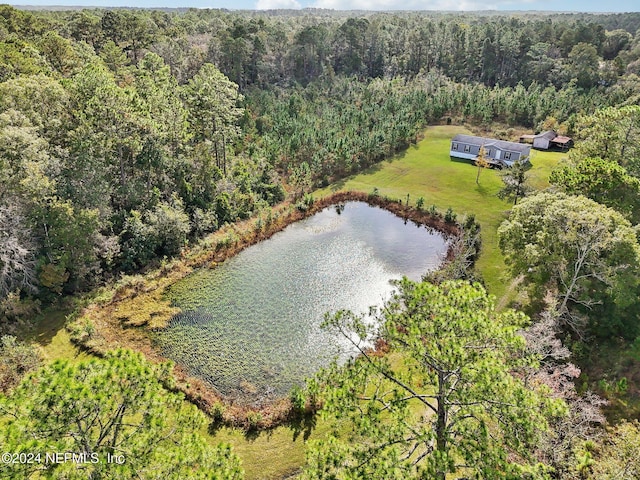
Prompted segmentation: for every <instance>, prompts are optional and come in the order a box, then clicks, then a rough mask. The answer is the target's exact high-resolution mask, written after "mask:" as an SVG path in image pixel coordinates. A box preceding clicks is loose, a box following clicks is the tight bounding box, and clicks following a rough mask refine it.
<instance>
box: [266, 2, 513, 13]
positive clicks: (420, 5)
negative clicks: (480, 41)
mask: <svg viewBox="0 0 640 480" xmlns="http://www.w3.org/2000/svg"><path fill="white" fill-rule="evenodd" d="M260 1H263V0H260ZM508 3H513V2H509V1H508V0H507V1H504V0H498V1H497V2H496V1H494V2H491V3H487V2H483V1H481V0H316V1H315V3H314V5H313V6H314V7H317V8H330V9H334V10H440V11H474V10H496V9H497V8H498V5H499V4H508Z"/></svg>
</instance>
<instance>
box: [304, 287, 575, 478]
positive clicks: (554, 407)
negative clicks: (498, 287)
mask: <svg viewBox="0 0 640 480" xmlns="http://www.w3.org/2000/svg"><path fill="white" fill-rule="evenodd" d="M398 286H399V292H398V293H397V294H396V295H395V296H394V298H393V300H392V301H390V302H389V303H388V304H387V305H386V306H385V308H384V309H383V311H382V315H381V316H380V317H379V318H378V319H377V320H379V321H380V322H382V325H381V328H382V331H381V333H380V335H381V338H382V339H383V340H384V342H383V344H385V345H386V346H387V348H389V349H390V350H391V352H392V353H390V354H387V355H380V354H377V353H375V352H373V351H372V350H371V348H370V346H371V342H372V341H374V339H375V336H376V334H375V333H374V329H373V328H372V327H373V324H372V319H371V318H365V317H362V316H358V315H355V314H353V313H351V312H347V311H341V312H338V313H336V314H335V315H332V316H328V317H327V319H326V321H325V324H326V326H327V327H328V328H330V329H332V330H334V331H335V332H337V333H339V334H341V335H344V336H345V337H346V338H348V339H349V340H350V341H351V342H352V343H353V345H354V346H355V348H356V349H357V351H358V353H359V354H360V356H359V357H358V358H356V359H355V360H352V361H349V362H348V363H347V364H346V365H345V366H343V367H338V366H336V365H334V366H333V368H331V369H330V370H328V371H327V372H325V373H324V375H322V376H321V377H320V385H322V386H323V389H321V391H322V392H323V396H322V398H323V401H324V406H323V412H324V414H325V415H333V416H335V417H337V418H340V419H344V418H348V419H349V421H351V422H353V431H350V432H344V433H342V434H340V433H333V434H331V435H329V436H328V438H326V439H323V440H319V441H316V442H315V443H314V445H313V446H312V448H311V451H310V453H309V455H308V467H307V470H306V472H305V478H439V479H444V478H457V477H458V476H460V475H462V476H469V477H476V476H477V477H479V478H496V479H497V478H521V477H522V475H525V474H529V475H531V476H532V477H533V478H536V477H537V475H538V474H541V473H542V472H541V471H539V470H538V467H537V466H536V461H535V459H534V458H533V457H532V455H531V453H532V451H533V446H534V445H535V444H536V441H537V439H538V435H540V434H541V433H542V432H544V431H545V428H546V425H547V419H548V418H550V417H551V416H553V415H562V414H563V411H564V407H563V404H562V402H561V401H554V400H550V399H549V398H547V394H548V392H545V389H544V388H541V389H539V390H536V389H535V388H533V387H530V386H527V385H525V383H524V382H523V381H522V379H521V378H519V377H518V371H522V369H523V368H526V367H528V366H534V365H535V364H536V359H535V358H534V357H529V356H528V355H527V354H526V353H525V350H524V348H525V341H524V338H523V337H521V336H520V335H519V334H518V331H519V329H520V328H522V327H523V326H524V325H525V324H526V322H527V319H526V317H525V316H524V315H523V314H522V313H518V312H515V311H513V310H505V311H502V312H497V311H496V309H495V304H494V300H493V298H492V297H490V296H489V295H488V294H487V293H486V292H485V290H484V289H483V288H482V287H481V286H479V285H477V284H476V285H470V284H469V283H467V282H463V281H446V282H443V283H441V284H440V285H433V284H430V283H428V282H423V283H415V282H411V281H409V280H407V279H404V280H402V281H401V282H400V284H399V285H398ZM374 323H375V321H374Z"/></svg>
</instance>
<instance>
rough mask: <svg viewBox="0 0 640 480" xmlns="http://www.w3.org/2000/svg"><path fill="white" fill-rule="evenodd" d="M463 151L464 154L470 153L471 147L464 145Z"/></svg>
mask: <svg viewBox="0 0 640 480" xmlns="http://www.w3.org/2000/svg"><path fill="white" fill-rule="evenodd" d="M464 151H465V153H467V152H470V151H471V146H469V145H465V146H464Z"/></svg>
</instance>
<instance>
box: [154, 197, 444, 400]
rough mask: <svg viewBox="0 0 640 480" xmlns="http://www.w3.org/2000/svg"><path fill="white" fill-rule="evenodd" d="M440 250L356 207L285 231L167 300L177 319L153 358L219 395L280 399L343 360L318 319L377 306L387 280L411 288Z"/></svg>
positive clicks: (436, 238)
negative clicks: (183, 370)
mask: <svg viewBox="0 0 640 480" xmlns="http://www.w3.org/2000/svg"><path fill="white" fill-rule="evenodd" d="M446 250H447V243H446V240H445V238H444V237H443V236H442V235H441V234H439V233H438V232H433V231H432V230H430V229H427V228H426V227H424V226H417V225H415V224H414V223H412V222H405V220H403V219H401V218H399V217H397V216H395V215H394V214H392V213H390V212H388V211H386V210H383V209H381V208H378V207H372V206H369V205H368V204H366V203H363V202H348V203H346V204H345V205H343V206H340V207H330V208H326V209H324V210H323V211H321V212H319V213H317V214H315V215H314V216H312V217H309V218H307V219H305V220H302V221H300V222H297V223H294V224H292V225H289V226H288V227H287V228H285V229H284V230H283V231H281V232H279V233H277V234H275V235H274V236H273V237H271V238H270V239H268V240H265V241H263V242H261V243H258V244H256V245H253V246H251V247H249V248H247V249H246V250H244V251H242V252H241V253H239V254H238V255H236V256H235V257H233V258H231V259H229V260H227V261H226V262H224V263H223V264H221V265H219V266H217V267H216V268H213V269H201V270H198V271H196V272H194V273H192V274H191V275H189V276H188V277H186V278H185V279H183V280H181V281H179V282H177V283H176V284H174V285H173V286H172V287H171V288H170V289H169V291H168V293H167V294H168V296H169V298H170V299H171V301H172V303H173V304H174V305H176V306H178V307H180V309H181V310H182V312H181V313H180V314H178V315H176V316H175V317H174V318H173V319H172V320H171V321H170V323H169V325H168V327H167V328H166V329H165V330H162V331H161V332H159V333H158V334H157V336H156V338H155V340H156V342H157V344H158V346H159V348H160V349H161V351H162V352H163V354H164V355H165V356H166V357H167V358H170V359H172V360H174V361H176V362H177V363H179V364H181V365H183V366H184V367H186V368H187V370H188V371H189V373H190V374H191V375H193V376H195V377H199V378H202V379H203V380H205V381H206V382H208V383H209V384H211V385H212V386H213V387H214V388H215V389H216V390H218V391H219V392H220V393H222V394H223V395H225V396H228V397H231V398H236V399H243V398H244V399H247V398H251V399H252V400H253V401H256V400H258V399H262V400H264V399H268V398H273V397H275V396H281V395H287V394H288V392H289V391H290V389H291V387H292V386H293V385H296V384H302V383H303V380H304V379H305V378H306V377H308V376H311V375H313V374H314V372H316V371H317V370H318V368H320V367H322V366H324V365H327V364H328V363H329V362H330V360H331V359H332V358H334V357H336V356H344V355H346V354H347V353H346V352H347V346H346V345H345V343H346V342H344V341H341V340H340V339H337V338H336V337H335V336H332V335H330V334H328V333H327V332H325V331H323V330H322V329H321V328H320V324H321V322H322V320H323V318H324V314H325V312H335V311H337V310H340V309H350V310H352V311H354V312H360V313H364V312H367V311H368V310H369V306H371V305H381V304H382V303H383V301H384V300H385V299H387V298H388V297H389V296H390V295H391V293H392V291H393V285H392V284H391V282H390V281H391V280H393V279H399V278H401V277H402V276H403V275H405V276H407V277H409V278H410V279H413V280H419V279H420V277H421V276H422V275H423V274H424V273H425V272H426V271H428V270H430V269H434V268H436V267H437V266H438V265H439V264H440V263H441V262H442V259H443V257H444V255H445V254H446Z"/></svg>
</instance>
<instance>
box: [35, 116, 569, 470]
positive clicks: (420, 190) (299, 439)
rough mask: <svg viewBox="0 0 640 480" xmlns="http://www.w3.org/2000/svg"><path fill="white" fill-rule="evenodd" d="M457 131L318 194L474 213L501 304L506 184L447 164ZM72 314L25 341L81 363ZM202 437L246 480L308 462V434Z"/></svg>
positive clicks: (62, 314)
mask: <svg viewBox="0 0 640 480" xmlns="http://www.w3.org/2000/svg"><path fill="white" fill-rule="evenodd" d="M456 133H470V132H469V131H468V130H467V129H465V128H462V127H454V126H435V127H430V128H428V129H427V130H426V132H425V138H424V140H422V141H421V142H419V143H418V144H417V145H415V146H413V147H411V148H409V149H408V150H407V151H405V152H403V153H401V154H399V155H397V156H396V157H394V158H393V159H390V160H388V161H384V162H381V163H379V164H378V165H376V166H374V167H372V168H370V169H369V170H367V171H365V172H363V173H361V174H358V175H355V176H353V177H351V178H347V179H345V180H343V181H341V182H338V183H336V184H335V185H331V186H330V187H328V188H326V189H323V190H320V191H318V192H316V193H315V195H316V196H320V195H324V194H327V193H330V192H332V191H337V190H360V191H364V192H367V193H369V192H371V191H372V190H373V189H374V188H377V189H378V190H379V191H380V194H382V195H388V196H391V197H397V198H402V199H403V200H404V199H406V196H407V194H409V195H410V202H411V203H412V204H415V201H416V199H418V198H419V197H421V196H422V197H424V199H425V207H426V208H428V207H429V206H430V205H432V204H433V205H436V206H437V208H438V209H439V210H440V211H442V212H444V211H446V209H447V208H448V207H451V208H452V209H453V210H454V211H455V212H456V213H457V214H458V215H466V214H470V213H473V214H475V215H476V218H477V219H478V221H479V222H480V224H481V225H482V239H483V246H482V254H481V257H480V260H479V262H478V268H479V269H480V271H481V273H482V275H483V276H484V278H485V281H486V282H487V286H488V288H489V290H490V291H491V293H493V294H494V295H496V296H497V297H498V298H501V297H502V296H504V294H505V292H509V291H510V290H509V289H508V286H509V284H510V279H509V278H508V277H507V276H506V274H505V266H504V262H503V259H502V256H501V254H500V251H499V249H498V244H497V235H496V231H497V228H498V226H499V225H500V223H501V222H502V220H503V219H504V218H505V216H506V214H507V212H508V210H509V208H510V204H509V203H508V202H506V201H502V200H500V199H498V198H497V197H496V193H497V192H498V190H499V189H500V188H501V185H502V183H501V180H500V177H499V172H498V171H495V170H485V171H482V172H481V175H480V181H479V184H478V185H477V184H476V175H477V168H476V167H474V166H473V165H471V164H468V163H463V162H454V161H452V160H451V159H450V157H449V145H450V140H451V137H452V136H453V135H455V134H456ZM563 156H564V155H562V154H558V153H548V152H535V153H534V156H533V159H532V164H533V167H532V168H531V170H530V171H529V176H530V184H531V185H532V186H534V187H535V188H537V189H544V188H546V187H548V177H549V173H550V171H551V169H552V168H553V166H555V165H556V164H557V163H558V162H559V161H560V159H561V158H562V157H563ZM68 313H69V312H68V310H67V309H60V308H58V309H55V310H54V309H51V310H47V311H45V312H43V314H42V315H41V316H40V317H39V318H38V319H37V321H36V325H35V327H34V329H33V330H32V331H30V332H28V333H27V334H26V335H25V338H24V339H26V340H33V341H35V342H37V343H38V344H40V345H41V347H42V349H43V352H44V355H45V358H46V359H47V360H55V359H57V358H67V359H70V360H72V361H78V360H80V359H83V358H86V354H84V353H82V352H80V351H78V349H77V348H76V347H75V346H73V345H72V344H71V342H70V341H69V335H68V333H67V331H66V330H65V329H64V324H65V322H66V315H67V314H68ZM329 428H330V427H329V425H327V424H325V423H322V422H321V421H320V422H319V424H318V425H317V426H316V428H315V429H313V431H311V432H308V433H310V437H309V438H319V437H322V436H323V435H324V434H326V432H327V430H328V429H329ZM203 433H205V435H207V436H208V439H209V440H210V442H211V443H212V444H215V443H219V442H227V443H230V444H231V445H232V446H233V450H234V452H235V453H236V454H237V455H238V456H239V457H240V458H241V460H242V463H243V468H244V470H245V473H246V478H247V479H248V480H253V479H278V478H287V477H289V476H291V475H293V474H295V473H296V472H297V471H298V470H299V468H300V466H301V465H302V463H303V462H304V454H305V433H304V432H302V433H299V432H297V431H296V429H295V428H294V427H293V426H283V427H279V428H276V429H273V430H272V431H269V432H262V433H260V434H256V435H247V434H245V433H244V432H242V431H240V430H233V429H228V428H223V429H221V430H219V431H218V432H216V433H214V434H213V435H210V434H209V433H207V432H203Z"/></svg>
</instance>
